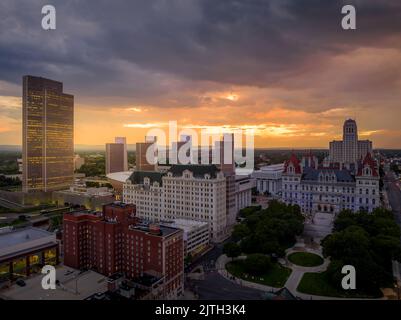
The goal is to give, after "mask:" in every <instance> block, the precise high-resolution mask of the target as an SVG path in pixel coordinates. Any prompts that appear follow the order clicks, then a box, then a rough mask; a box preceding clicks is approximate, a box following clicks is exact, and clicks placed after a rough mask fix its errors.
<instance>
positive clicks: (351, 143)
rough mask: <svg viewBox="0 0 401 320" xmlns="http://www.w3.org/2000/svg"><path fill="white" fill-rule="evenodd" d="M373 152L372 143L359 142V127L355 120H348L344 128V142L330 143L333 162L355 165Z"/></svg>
mask: <svg viewBox="0 0 401 320" xmlns="http://www.w3.org/2000/svg"><path fill="white" fill-rule="evenodd" d="M371 152H372V141H369V140H358V127H357V125H356V122H355V120H352V119H348V120H346V121H345V122H344V126H343V140H342V141H331V142H330V155H329V160H330V161H331V162H339V163H344V164H355V163H356V162H357V161H359V160H361V159H363V158H365V156H366V155H367V154H368V153H371Z"/></svg>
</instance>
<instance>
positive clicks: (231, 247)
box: [223, 242, 241, 259]
mask: <svg viewBox="0 0 401 320" xmlns="http://www.w3.org/2000/svg"><path fill="white" fill-rule="evenodd" d="M223 253H224V254H225V255H226V256H227V257H229V258H232V259H234V258H236V257H238V256H239V255H240V254H241V249H240V247H239V245H238V244H237V243H235V242H228V243H226V244H225V245H224V248H223Z"/></svg>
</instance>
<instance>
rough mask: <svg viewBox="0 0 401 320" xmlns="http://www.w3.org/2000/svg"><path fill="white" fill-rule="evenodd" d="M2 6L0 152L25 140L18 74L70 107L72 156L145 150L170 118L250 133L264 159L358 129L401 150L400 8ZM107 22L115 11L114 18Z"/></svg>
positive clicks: (394, 0) (378, 144)
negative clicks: (45, 82) (92, 149)
mask: <svg viewBox="0 0 401 320" xmlns="http://www.w3.org/2000/svg"><path fill="white" fill-rule="evenodd" d="M44 4H46V3H44V2H43V1H39V0H38V1H28V0H21V1H13V0H2V1H1V3H0V145H20V144H21V140H22V121H21V115H22V109H21V101H22V99H21V93H22V76H23V75H26V74H31V75H36V76H42V77H46V78H50V79H53V80H57V81H61V82H63V84H64V88H65V91H66V92H69V93H71V94H73V95H74V96H75V119H74V137H75V145H76V146H77V145H99V146H101V145H103V146H104V145H105V143H107V142H110V141H113V139H114V137H116V136H125V137H127V142H128V144H134V143H135V142H139V141H143V139H144V136H145V135H146V132H147V130H148V129H150V128H151V127H152V126H155V125H156V126H158V127H161V128H164V127H166V126H167V123H168V121H170V120H174V121H177V122H178V125H179V126H183V127H193V128H197V129H199V128H211V129H213V128H216V127H223V126H224V127H226V128H228V129H230V128H254V129H255V131H256V137H255V144H256V145H255V146H256V147H257V148H322V149H327V148H328V144H329V142H330V141H331V140H334V139H341V137H342V124H343V122H344V120H345V119H347V118H353V119H356V121H357V123H358V129H359V138H360V139H369V140H372V141H373V147H374V148H401V126H400V121H399V119H401V3H400V2H399V1H398V0H385V1H374V0H364V1H358V0H354V1H347V4H353V5H355V7H356V10H357V30H352V31H344V30H342V29H341V26H340V21H341V17H342V15H341V6H342V5H343V4H344V3H343V1H327V2H322V1H319V0H309V1H300V0H285V1H283V0H272V1H267V0H266V1H263V0H253V1H242V2H240V1H235V0H224V1H215V0H191V1H181V0H169V1H162V0H154V1H123V0H116V1H113V3H112V4H111V3H110V2H109V1H106V0H99V1H96V5H94V3H93V2H90V1H74V2H66V1H61V0H56V1H52V4H53V5H54V6H55V8H56V10H57V29H56V30H54V31H44V30H42V29H41V25H40V21H41V18H42V16H41V14H40V12H41V7H42V6H43V5H44ZM106 13H107V14H106Z"/></svg>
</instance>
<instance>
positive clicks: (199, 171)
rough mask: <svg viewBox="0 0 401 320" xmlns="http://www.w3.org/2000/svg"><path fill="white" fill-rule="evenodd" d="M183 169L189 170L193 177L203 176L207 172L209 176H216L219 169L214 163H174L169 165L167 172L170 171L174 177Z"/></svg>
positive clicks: (180, 173)
mask: <svg viewBox="0 0 401 320" xmlns="http://www.w3.org/2000/svg"><path fill="white" fill-rule="evenodd" d="M185 170H188V171H191V172H192V173H193V175H194V177H195V178H204V176H205V174H209V175H210V177H211V178H216V176H217V173H218V172H219V171H220V170H219V169H218V168H217V166H216V165H214V164H203V165H202V164H191V165H179V164H174V165H172V166H171V168H170V170H169V172H171V173H172V174H173V176H174V177H176V176H179V177H180V176H182V173H183V172H184V171H185Z"/></svg>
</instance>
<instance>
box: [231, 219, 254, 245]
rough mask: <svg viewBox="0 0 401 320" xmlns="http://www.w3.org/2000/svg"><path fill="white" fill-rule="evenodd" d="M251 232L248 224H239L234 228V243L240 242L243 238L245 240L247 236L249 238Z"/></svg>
mask: <svg viewBox="0 0 401 320" xmlns="http://www.w3.org/2000/svg"><path fill="white" fill-rule="evenodd" d="M250 232H251V231H250V230H249V228H248V226H247V225H246V224H243V223H241V224H237V225H236V226H234V230H233V233H232V237H233V239H234V241H239V240H241V239H243V238H245V237H246V236H248V235H249V234H250Z"/></svg>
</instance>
